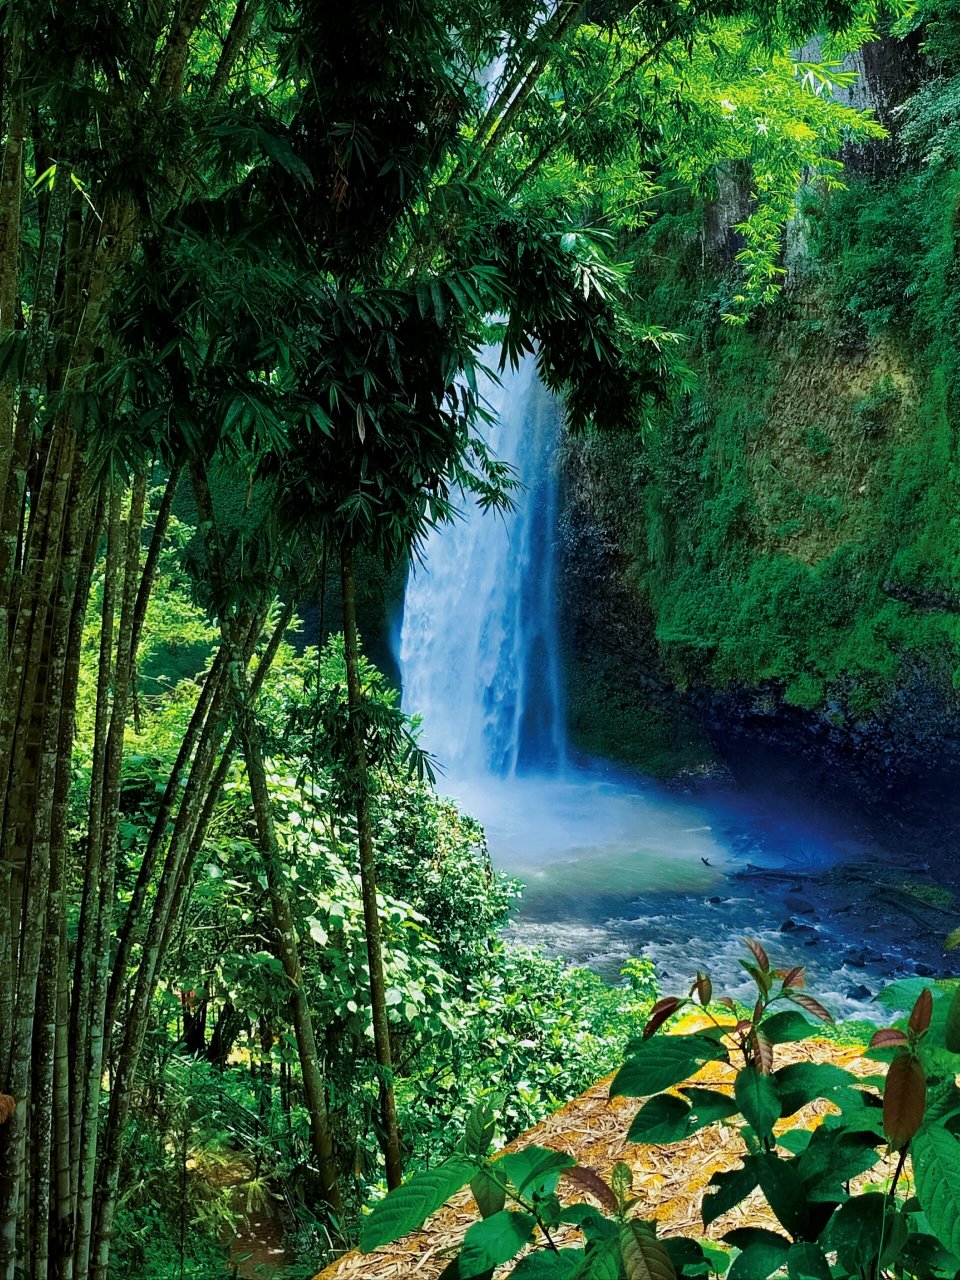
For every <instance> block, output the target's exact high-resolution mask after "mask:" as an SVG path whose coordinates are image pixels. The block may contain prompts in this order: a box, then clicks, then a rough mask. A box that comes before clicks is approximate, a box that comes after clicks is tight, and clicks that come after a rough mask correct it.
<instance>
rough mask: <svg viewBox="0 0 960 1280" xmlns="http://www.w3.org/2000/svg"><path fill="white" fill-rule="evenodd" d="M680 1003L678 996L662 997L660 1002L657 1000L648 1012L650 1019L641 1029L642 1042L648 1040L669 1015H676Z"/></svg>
mask: <svg viewBox="0 0 960 1280" xmlns="http://www.w3.org/2000/svg"><path fill="white" fill-rule="evenodd" d="M682 1003H683V1002H682V1000H681V999H680V997H679V996H664V997H663V999H662V1000H658V1001H657V1003H656V1004H655V1005H654V1006H653V1008H652V1009H651V1010H650V1017H649V1018H648V1019H647V1023H646V1026H645V1027H644V1028H643V1038H644V1040H649V1039H650V1037H651V1036H652V1035H653V1033H654V1032H655V1031H657V1030H658V1029H659V1028H660V1027H662V1026H663V1024H664V1023H665V1022H666V1020H667V1019H668V1018H669V1017H670V1016H671V1014H674V1013H676V1011H677V1010H678V1009H679V1008H680V1005H681V1004H682Z"/></svg>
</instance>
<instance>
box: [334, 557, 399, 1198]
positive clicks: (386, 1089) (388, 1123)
mask: <svg viewBox="0 0 960 1280" xmlns="http://www.w3.org/2000/svg"><path fill="white" fill-rule="evenodd" d="M340 563H341V569H342V575H341V576H342V583H343V650H344V657H345V659H346V665H347V695H348V698H349V702H350V709H349V721H348V727H347V732H348V734H349V735H350V740H351V746H352V753H353V768H352V773H353V778H352V784H353V792H354V800H355V803H356V809H357V840H358V843H359V846H360V886H361V892H362V895H363V920H364V929H365V932H366V939H367V961H368V967H369V970H370V1008H371V1013H372V1015H373V1041H374V1050H375V1052H376V1056H377V1067H378V1070H379V1074H380V1124H381V1129H382V1133H381V1142H382V1146H383V1155H384V1159H385V1161H386V1166H387V1186H388V1187H389V1188H390V1190H391V1191H392V1190H393V1188H394V1187H399V1185H400V1183H401V1182H402V1181H403V1163H402V1160H401V1156H400V1132H399V1130H398V1128H397V1105H396V1099H395V1097H394V1091H393V1055H392V1050H391V1047H390V1022H389V1019H388V1017H387V990H386V983H385V981H384V977H383V947H382V944H381V938H380V915H379V912H378V910H377V879H376V869H375V866H374V859H373V816H372V814H371V811H370V777H369V770H368V768H367V754H366V748H365V746H364V712H363V690H362V689H361V687H360V644H359V640H358V638H357V600H356V586H355V583H354V578H353V550H352V548H351V547H349V546H348V545H347V544H346V543H345V544H344V545H343V547H342V549H341V556H340Z"/></svg>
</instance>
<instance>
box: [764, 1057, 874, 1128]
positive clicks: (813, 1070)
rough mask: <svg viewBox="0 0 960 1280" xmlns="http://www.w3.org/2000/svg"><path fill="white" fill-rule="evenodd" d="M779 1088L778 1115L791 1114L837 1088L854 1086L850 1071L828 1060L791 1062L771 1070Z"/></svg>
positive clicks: (830, 1094)
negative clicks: (779, 1108) (779, 1113)
mask: <svg viewBox="0 0 960 1280" xmlns="http://www.w3.org/2000/svg"><path fill="white" fill-rule="evenodd" d="M773 1077H774V1079H775V1080H776V1082H777V1085H778V1086H779V1088H780V1105H781V1114H782V1115H784V1116H792V1115H793V1114H794V1113H795V1112H797V1111H799V1110H800V1108H801V1107H803V1106H806V1104H807V1103H808V1102H813V1101H814V1099H815V1098H830V1097H832V1095H833V1094H834V1093H836V1091H837V1090H838V1089H849V1088H851V1087H853V1086H854V1085H856V1083H857V1077H856V1076H855V1075H854V1074H853V1073H852V1072H851V1071H844V1069H843V1068H842V1067H837V1066H834V1065H833V1063H832V1062H793V1063H791V1064H790V1065H789V1066H787V1067H781V1068H780V1070H779V1071H775V1072H774V1073H773Z"/></svg>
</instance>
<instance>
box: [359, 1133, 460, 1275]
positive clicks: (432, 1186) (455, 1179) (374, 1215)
mask: <svg viewBox="0 0 960 1280" xmlns="http://www.w3.org/2000/svg"><path fill="white" fill-rule="evenodd" d="M476 1170H477V1166H476V1165H475V1164H473V1163H472V1162H471V1161H469V1160H464V1159H462V1158H461V1157H459V1156H454V1157H453V1159H451V1160H446V1161H444V1163H443V1164H439V1165H437V1166H436V1167H435V1168H433V1169H424V1170H423V1171H422V1172H420V1173H415V1174H414V1175H413V1177H412V1178H409V1179H408V1180H407V1181H406V1182H405V1183H404V1184H403V1185H402V1186H400V1187H397V1188H396V1190H394V1191H391V1192H390V1193H389V1194H388V1195H386V1196H385V1197H384V1198H383V1199H382V1200H379V1201H378V1202H377V1203H376V1204H375V1205H374V1206H373V1209H372V1210H371V1211H370V1213H369V1215H368V1216H367V1217H366V1218H365V1219H364V1220H363V1225H362V1227H361V1229H360V1248H361V1249H362V1250H363V1252H364V1253H370V1251H371V1250H373V1249H377V1248H379V1247H380V1245H382V1244H390V1243H392V1242H393V1241H394V1240H399V1239H400V1237H401V1236H405V1235H406V1234H407V1233H408V1232H409V1231H415V1230H416V1228H417V1227H419V1226H422V1225H423V1223H424V1222H425V1221H426V1220H427V1218H429V1217H430V1215H431V1214H432V1213H436V1211H437V1210H438V1209H439V1208H440V1207H441V1205H443V1204H445V1203H446V1201H447V1200H449V1199H450V1197H451V1196H452V1195H455V1194H456V1193H457V1192H458V1191H459V1190H460V1189H461V1187H465V1186H466V1185H467V1183H468V1182H469V1181H470V1179H471V1178H472V1177H473V1175H474V1174H475V1173H476Z"/></svg>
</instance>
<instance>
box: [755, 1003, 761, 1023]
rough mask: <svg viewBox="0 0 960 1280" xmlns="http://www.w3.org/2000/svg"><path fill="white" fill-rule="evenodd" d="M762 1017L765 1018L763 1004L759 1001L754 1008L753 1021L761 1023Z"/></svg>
mask: <svg viewBox="0 0 960 1280" xmlns="http://www.w3.org/2000/svg"><path fill="white" fill-rule="evenodd" d="M762 1017H763V1002H762V1001H760V1000H758V1001H757V1003H756V1004H755V1005H754V1006H753V1020H754V1022H759V1021H760V1019H761V1018H762Z"/></svg>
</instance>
